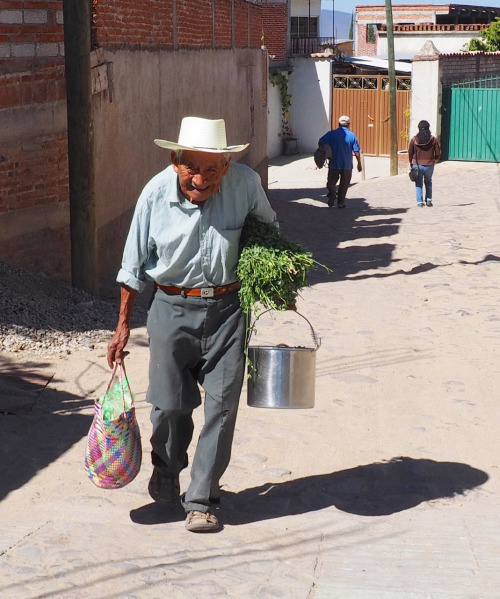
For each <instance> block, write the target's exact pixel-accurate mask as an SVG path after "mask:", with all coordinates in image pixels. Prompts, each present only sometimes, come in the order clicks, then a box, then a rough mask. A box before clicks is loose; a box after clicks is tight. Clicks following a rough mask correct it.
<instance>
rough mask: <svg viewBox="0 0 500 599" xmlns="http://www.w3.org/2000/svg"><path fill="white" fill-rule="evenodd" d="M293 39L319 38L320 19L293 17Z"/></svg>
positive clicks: (291, 25) (291, 26) (291, 33)
mask: <svg viewBox="0 0 500 599" xmlns="http://www.w3.org/2000/svg"><path fill="white" fill-rule="evenodd" d="M290 35H291V36H292V37H295V38H296V37H318V17H311V18H309V17H291V20H290Z"/></svg>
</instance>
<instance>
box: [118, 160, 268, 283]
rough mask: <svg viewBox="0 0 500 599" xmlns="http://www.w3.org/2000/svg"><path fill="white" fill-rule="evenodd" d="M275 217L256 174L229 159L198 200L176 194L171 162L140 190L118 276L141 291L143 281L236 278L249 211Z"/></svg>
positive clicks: (225, 280)
mask: <svg viewBox="0 0 500 599" xmlns="http://www.w3.org/2000/svg"><path fill="white" fill-rule="evenodd" d="M249 213H250V214H253V215H254V216H255V217H256V218H257V219H258V220H260V221H262V222H268V223H271V222H274V220H275V219H276V214H275V212H274V211H273V209H272V208H271V205H270V204H269V201H268V199H267V197H266V194H265V192H264V189H263V188H262V185H261V182H260V177H259V175H258V174H257V173H256V172H255V171H253V170H252V169H250V168H249V167H247V166H245V165H244V164H239V163H233V162H232V163H231V164H230V165H229V169H228V172H227V173H226V175H225V176H224V177H223V179H222V181H221V185H220V188H219V191H217V192H216V193H215V194H214V195H213V196H212V197H210V198H209V199H208V200H206V201H205V202H203V204H200V205H199V206H198V205H196V204H192V203H191V202H189V201H188V200H187V199H186V198H185V197H184V196H183V195H182V193H181V191H180V188H179V185H178V178H177V173H176V172H175V171H174V169H173V167H172V166H169V167H168V168H166V169H165V170H164V171H162V172H161V173H159V174H158V175H156V176H155V177H153V178H152V179H151V181H149V183H148V184H147V185H146V187H145V188H144V189H143V191H142V193H141V195H140V196H139V199H138V201H137V206H136V208H135V212H134V216H133V219H132V223H131V225H130V231H129V234H128V237H127V241H126V244H125V250H124V253H123V260H122V267H121V269H120V271H119V273H118V276H117V281H118V282H119V283H123V284H125V285H127V286H128V287H130V288H132V289H135V290H137V291H143V290H144V288H145V286H146V280H147V279H150V280H153V281H156V283H158V284H159V285H175V286H177V287H217V286H220V285H227V284H229V283H233V282H234V281H236V280H237V276H236V267H237V265H238V249H239V248H238V246H239V241H240V235H241V229H242V227H243V223H244V222H245V218H246V216H247V215H248V214H249Z"/></svg>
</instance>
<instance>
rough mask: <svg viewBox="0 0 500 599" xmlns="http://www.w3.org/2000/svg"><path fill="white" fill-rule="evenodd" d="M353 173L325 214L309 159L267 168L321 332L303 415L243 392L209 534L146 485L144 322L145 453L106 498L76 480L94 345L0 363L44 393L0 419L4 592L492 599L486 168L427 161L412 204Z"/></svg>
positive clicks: (268, 328) (495, 209) (370, 176)
mask: <svg viewBox="0 0 500 599" xmlns="http://www.w3.org/2000/svg"><path fill="white" fill-rule="evenodd" d="M365 166H366V175H367V177H366V178H365V180H363V179H362V178H361V177H359V178H357V177H356V178H355V179H353V185H352V186H351V188H350V190H349V193H348V206H347V209H346V210H336V209H329V208H328V207H327V205H326V197H325V193H326V189H325V179H326V172H325V171H324V169H322V170H320V171H318V170H317V169H315V168H314V163H313V161H312V158H311V157H310V156H296V157H288V158H287V159H286V160H285V159H279V160H276V161H273V163H272V164H271V165H270V168H269V195H270V198H271V202H272V204H273V206H274V208H275V210H276V211H277V214H278V218H279V220H280V223H281V228H282V230H283V231H284V232H285V233H286V234H288V235H289V236H291V237H293V238H294V239H296V240H297V241H299V242H301V243H302V244H303V245H304V247H306V248H307V249H308V250H310V251H312V252H313V253H314V256H315V258H316V260H317V261H318V262H320V263H322V264H324V265H326V266H328V267H329V268H330V269H331V272H328V271H326V270H325V269H322V268H318V269H317V270H315V271H314V272H313V273H312V274H311V277H310V282H311V284H312V286H311V287H309V288H306V289H305V290H304V292H303V294H302V296H301V299H300V300H299V302H298V309H299V312H300V313H301V314H303V315H304V316H306V317H307V318H308V319H309V320H310V321H311V323H312V324H313V326H314V329H315V330H316V332H317V333H318V334H319V335H320V337H321V339H322V345H321V348H320V349H319V350H318V352H317V363H316V370H317V378H316V405H315V407H314V408H313V409H310V410H266V409H256V408H250V407H248V406H247V405H246V389H244V390H243V394H242V399H241V410H240V414H239V417H238V423H237V431H236V438H235V444H234V451H233V459H232V462H231V464H230V466H229V468H228V470H227V472H226V474H225V476H224V478H223V481H222V482H223V493H222V504H221V509H220V519H221V522H222V523H223V529H222V530H221V531H220V532H219V533H217V534H209V535H195V534H192V533H189V532H187V531H186V530H185V529H184V523H183V520H184V514H183V513H182V512H180V513H179V512H176V513H167V512H165V511H164V510H162V509H160V508H159V507H158V506H156V505H155V504H153V503H151V501H150V498H149V496H148V494H147V483H148V480H149V476H150V474H151V466H150V464H149V455H148V452H149V447H148V445H149V443H148V439H149V433H150V423H149V407H148V405H147V404H146V402H145V392H146V385H147V362H148V350H147V337H146V331H145V328H144V327H141V328H137V329H135V330H134V331H133V333H132V338H131V341H130V344H129V349H130V351H131V354H130V356H129V358H128V362H127V369H128V374H129V377H130V382H131V385H132V388H133V389H134V390H135V392H136V396H137V397H136V399H137V413H138V419H139V423H140V426H141V431H142V435H143V443H144V460H143V466H142V469H141V472H140V473H139V475H138V477H137V478H136V480H134V481H133V482H132V483H131V484H130V485H129V486H127V487H125V488H123V489H120V490H115V491H104V490H101V489H98V488H97V487H95V486H94V485H92V483H91V482H90V481H89V480H88V479H87V478H86V475H85V473H84V470H83V454H84V447H85V438H86V434H87V432H88V428H89V426H90V422H91V418H92V402H93V400H94V398H95V397H96V396H97V395H99V393H100V392H101V391H102V390H103V387H104V385H105V382H106V379H107V376H108V369H107V366H106V361H105V346H104V345H102V346H101V347H100V348H98V350H96V351H94V352H90V351H81V352H78V353H77V354H73V355H68V356H65V357H61V358H59V359H53V358H51V357H50V356H48V357H43V358H40V356H29V355H28V356H23V355H21V356H18V355H7V354H4V355H3V356H2V359H3V360H4V362H9V363H11V364H12V366H18V367H19V369H20V376H19V383H20V384H21V383H22V384H23V385H24V389H25V390H26V392H30V393H36V397H37V400H36V402H35V406H34V408H33V409H32V410H31V411H28V412H22V411H21V412H17V413H15V414H3V415H0V439H1V446H2V476H1V477H0V499H1V501H2V503H1V510H0V597H1V598H2V599H35V598H36V599H42V598H61V599H62V598H63V599H90V598H92V599H94V598H99V599H104V598H106V599H108V598H127V599H156V598H160V597H162V598H163V597H169V598H173V599H177V598H179V599H180V598H183V599H186V598H188V599H191V598H193V599H198V598H202V597H234V598H238V599H240V598H241V599H254V598H259V599H264V598H266V599H270V598H271V597H272V598H278V597H279V598H289V599H409V598H412V599H416V598H418V599H424V598H426V599H428V598H431V599H445V598H446V599H473V598H474V599H491V598H500V590H499V589H500V482H499V466H500V457H499V451H498V438H499V437H500V417H499V411H498V406H497V395H498V391H497V390H498V388H499V387H500V372H499V370H500V369H499V366H498V353H499V349H500V341H499V339H500V311H499V308H500V305H499V304H500V299H499V298H500V293H499V292H500V218H499V214H500V210H499V208H500V198H499V197H498V189H499V182H500V176H499V167H498V165H496V164H487V163H486V164H480V163H451V162H445V163H442V164H439V165H437V167H436V171H435V176H434V189H435V193H434V197H435V207H434V208H425V209H419V208H417V207H416V205H415V198H414V187H413V184H411V182H410V181H409V179H408V177H407V175H399V176H396V177H387V176H386V174H387V173H386V172H385V171H383V168H384V165H383V164H379V163H376V162H375V161H372V162H370V164H368V163H366V165H365ZM387 168H388V166H387ZM378 173H380V175H379V174H378ZM301 320H302V319H300V318H298V317H297V316H296V315H294V314H293V313H284V314H277V315H272V316H271V315H266V316H264V317H262V319H261V320H260V321H259V326H258V332H257V337H256V342H261V341H263V340H266V341H269V342H273V343H281V342H285V343H288V344H295V343H297V344H302V345H305V344H306V343H307V341H308V340H309V339H310V338H309V336H308V331H307V327H304V326H303V322H301ZM27 372H29V373H30V374H31V378H30V377H28V376H27V375H26V373H27ZM23 373H24V374H23ZM35 375H37V377H36V376H35ZM28 379H30V380H28ZM47 380H49V382H48V384H46V385H45V382H46V381H47ZM200 412H201V410H198V411H196V412H195V416H196V429H197V431H199V428H200V425H201V417H202V414H201V413H200ZM196 437H197V432H196V431H195V438H196ZM188 470H189V469H188ZM188 476H189V472H188V471H186V472H183V473H182V477H181V487H182V488H183V489H184V488H185V486H186V484H187V480H188Z"/></svg>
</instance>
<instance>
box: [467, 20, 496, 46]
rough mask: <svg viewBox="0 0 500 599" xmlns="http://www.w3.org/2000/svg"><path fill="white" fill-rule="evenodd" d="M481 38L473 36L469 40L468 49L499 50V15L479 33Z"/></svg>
mask: <svg viewBox="0 0 500 599" xmlns="http://www.w3.org/2000/svg"><path fill="white" fill-rule="evenodd" d="M479 35H480V36H481V38H482V39H477V38H474V39H472V40H471V41H470V42H469V47H468V50H470V51H474V50H483V51H484V52H500V17H497V18H496V19H495V20H494V21H493V22H492V23H491V25H490V26H489V27H488V28H487V29H483V30H482V31H481V32H480V34H479Z"/></svg>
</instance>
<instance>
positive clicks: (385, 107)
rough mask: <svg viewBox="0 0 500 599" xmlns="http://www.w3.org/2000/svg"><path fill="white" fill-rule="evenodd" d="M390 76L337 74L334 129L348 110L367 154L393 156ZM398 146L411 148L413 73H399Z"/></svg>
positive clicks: (397, 84) (352, 126) (335, 81)
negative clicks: (406, 74)
mask: <svg viewBox="0 0 500 599" xmlns="http://www.w3.org/2000/svg"><path fill="white" fill-rule="evenodd" d="M388 89H389V78H388V77H387V75H370V76H367V75H333V105H332V124H331V126H332V129H334V128H336V127H338V118H339V116H341V115H342V114H347V115H349V117H350V118H351V130H352V131H353V132H354V133H355V134H356V136H357V137H358V140H359V145H360V146H361V151H362V152H363V154H365V155H368V156H389V155H390V153H391V145H390V144H391V140H390V126H389V92H388ZM396 90H397V93H396V114H397V131H398V150H407V149H408V142H409V125H410V94H411V91H410V90H411V77H396Z"/></svg>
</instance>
